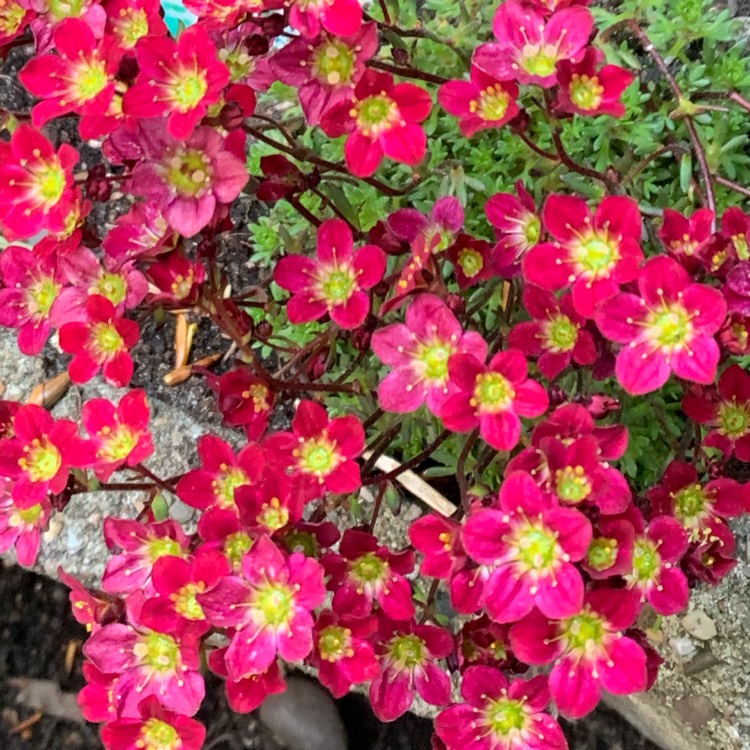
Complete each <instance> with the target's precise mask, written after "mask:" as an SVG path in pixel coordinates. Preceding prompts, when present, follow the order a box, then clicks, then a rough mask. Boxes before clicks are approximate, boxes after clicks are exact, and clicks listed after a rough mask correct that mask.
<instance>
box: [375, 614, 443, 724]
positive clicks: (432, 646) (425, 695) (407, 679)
mask: <svg viewBox="0 0 750 750" xmlns="http://www.w3.org/2000/svg"><path fill="white" fill-rule="evenodd" d="M381 628H382V631H383V632H382V633H381V636H380V639H379V644H378V646H379V651H380V654H381V656H380V670H381V671H380V674H379V675H378V676H377V677H376V678H375V679H374V680H373V681H372V683H371V684H370V703H371V704H372V710H373V711H374V712H375V715H376V716H377V717H378V718H379V719H380V720H381V721H394V720H395V719H397V718H398V717H399V716H401V715H403V714H405V713H406V712H407V711H408V710H409V709H410V708H411V705H412V703H413V701H414V696H415V694H419V696H420V697H421V698H422V699H423V700H424V701H425V702H426V703H429V704H430V705H432V706H444V705H445V704H446V703H448V701H449V700H450V696H451V681H450V677H449V676H448V674H447V672H446V671H445V669H444V668H442V667H440V665H439V664H438V660H439V659H444V658H445V657H446V656H448V655H449V654H451V653H452V652H453V650H454V648H455V645H454V642H453V636H452V635H451V634H450V633H449V632H448V631H447V630H444V629H443V628H437V627H435V626H433V625H417V624H416V623H414V621H406V622H399V623H394V622H388V621H386V620H385V619H383V621H382V625H381Z"/></svg>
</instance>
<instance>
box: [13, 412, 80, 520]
mask: <svg viewBox="0 0 750 750" xmlns="http://www.w3.org/2000/svg"><path fill="white" fill-rule="evenodd" d="M13 432H14V435H13V437H9V438H5V439H3V440H0V474H2V476H4V477H7V478H8V479H11V480H12V481H13V499H14V501H16V502H17V503H18V504H19V505H20V506H21V507H29V506H31V505H34V504H36V503H39V502H41V501H43V500H46V498H47V493H48V492H52V493H53V494H57V493H59V492H62V491H63V490H64V489H65V487H66V485H67V483H68V477H69V476H70V470H71V469H73V468H76V469H85V468H88V467H90V466H91V465H92V464H93V463H94V455H93V453H94V451H93V447H92V446H91V444H90V443H89V442H88V441H86V440H83V439H82V438H81V437H80V436H79V434H78V425H77V424H76V423H75V422H73V421H72V420H70V419H58V420H55V419H53V417H52V415H51V414H50V413H49V412H48V411H47V410H46V409H43V408H42V407H41V406H36V405H34V404H26V405H25V406H22V407H21V408H20V409H19V410H18V412H17V413H16V415H15V417H14V419H13Z"/></svg>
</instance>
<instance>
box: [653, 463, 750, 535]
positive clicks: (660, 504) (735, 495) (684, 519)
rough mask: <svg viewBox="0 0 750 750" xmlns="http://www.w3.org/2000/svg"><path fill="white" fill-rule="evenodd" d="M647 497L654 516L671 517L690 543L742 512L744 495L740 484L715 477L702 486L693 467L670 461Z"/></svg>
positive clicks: (726, 478)
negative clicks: (677, 522) (659, 480)
mask: <svg viewBox="0 0 750 750" xmlns="http://www.w3.org/2000/svg"><path fill="white" fill-rule="evenodd" d="M647 497H648V499H649V500H650V501H651V506H652V509H653V512H654V514H655V515H671V516H674V517H675V518H676V519H677V520H678V521H679V522H680V523H681V524H682V526H683V528H684V529H685V531H687V533H688V536H689V538H690V541H691V542H700V541H702V540H703V538H704V537H706V536H709V535H710V534H711V533H712V531H713V528H714V526H715V525H716V524H717V523H721V521H722V520H723V519H724V518H734V517H735V516H739V515H741V514H742V513H743V512H744V511H745V495H744V491H743V488H742V486H741V485H740V483H739V482H737V481H735V480H734V479H730V478H729V477H718V478H717V479H712V480H711V481H709V482H706V483H705V484H702V483H701V482H700V480H699V477H698V470H697V469H696V468H695V466H693V464H689V463H686V462H684V461H672V462H671V463H670V464H669V466H667V469H666V471H665V472H664V476H663V477H662V480H661V482H660V483H659V484H658V485H656V487H652V488H651V489H650V490H649V491H648V493H647Z"/></svg>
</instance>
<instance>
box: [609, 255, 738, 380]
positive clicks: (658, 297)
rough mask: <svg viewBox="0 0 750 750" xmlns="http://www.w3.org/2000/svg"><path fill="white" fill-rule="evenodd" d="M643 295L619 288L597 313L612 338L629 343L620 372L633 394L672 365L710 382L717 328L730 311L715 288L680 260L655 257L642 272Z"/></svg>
mask: <svg viewBox="0 0 750 750" xmlns="http://www.w3.org/2000/svg"><path fill="white" fill-rule="evenodd" d="M638 289H639V291H640V294H641V296H640V297H637V296H636V295H634V294H629V293H621V294H618V295H616V296H614V297H612V298H611V299H609V300H607V301H606V302H605V303H604V304H603V305H602V306H601V308H600V309H599V310H598V311H597V313H596V324H597V326H599V329H600V330H601V332H602V333H603V334H604V335H605V336H606V337H607V338H608V339H610V340H611V341H616V342H617V343H620V344H625V345H626V346H623V348H622V349H621V350H620V353H619V354H618V355H617V362H616V373H617V379H618V380H619V381H620V383H621V384H622V387H623V388H624V389H625V390H626V391H627V392H628V393H633V394H642V393H649V392H651V391H655V390H657V389H658V388H661V386H663V385H664V383H666V382H667V380H668V379H669V376H670V374H671V373H672V371H674V373H675V374H676V375H677V376H678V377H681V378H684V379H685V380H691V381H693V382H696V383H712V382H713V380H714V378H715V377H716V366H717V363H718V361H719V346H718V344H717V343H716V341H715V339H714V334H715V333H716V332H717V331H718V330H719V328H720V327H721V325H722V323H723V322H724V318H725V317H726V314H727V306H726V302H725V301H724V298H723V296H722V294H721V292H719V291H718V290H716V289H712V288H711V287H709V286H704V285H702V284H694V283H693V281H692V279H691V278H690V276H689V275H688V273H687V271H686V270H685V269H684V268H683V267H682V266H681V265H680V264H679V263H677V261H675V260H672V258H667V257H664V256H662V257H657V258H651V259H650V260H649V261H648V262H647V263H646V265H645V266H644V267H643V269H642V270H641V273H640V277H639V278H638Z"/></svg>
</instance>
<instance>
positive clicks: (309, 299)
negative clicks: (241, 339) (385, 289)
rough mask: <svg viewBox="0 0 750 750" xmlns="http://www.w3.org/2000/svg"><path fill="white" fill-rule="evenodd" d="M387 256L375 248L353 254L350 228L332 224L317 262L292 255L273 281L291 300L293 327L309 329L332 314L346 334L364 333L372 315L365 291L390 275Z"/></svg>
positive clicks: (323, 228)
mask: <svg viewBox="0 0 750 750" xmlns="http://www.w3.org/2000/svg"><path fill="white" fill-rule="evenodd" d="M385 262H386V258H385V253H384V252H383V251H382V250H381V249H380V248H379V247H376V246H375V245H365V246H364V247H361V248H359V249H358V250H356V251H355V250H354V238H353V236H352V230H351V229H350V228H349V225H348V224H347V223H346V222H345V221H343V220H342V219H328V221H324V222H323V223H322V224H321V225H320V227H319V228H318V247H317V258H315V259H313V258H308V257H306V256H303V255H287V256H286V257H284V258H282V259H281V260H280V261H279V262H278V263H277V264H276V268H275V269H274V274H273V277H274V281H276V283H277V284H278V285H279V286H280V287H282V288H283V289H286V290H287V291H290V292H292V295H293V296H292V298H291V300H289V304H288V306H287V316H288V317H289V320H290V321H291V322H292V323H307V322H308V321H311V320H318V319H320V318H322V317H323V316H324V315H325V314H326V313H329V314H330V316H331V319H332V320H333V322H334V323H336V324H338V325H339V326H341V327H342V328H348V329H351V328H359V326H361V325H362V324H363V323H364V322H365V318H366V317H367V313H368V312H369V311H370V296H369V294H368V293H367V291H366V290H368V289H371V288H372V287H374V286H375V284H377V283H378V282H379V281H380V280H381V279H382V278H383V273H384V272H385Z"/></svg>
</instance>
